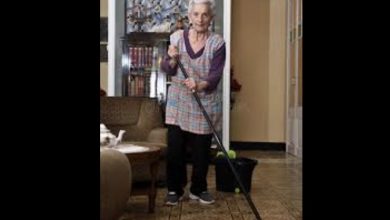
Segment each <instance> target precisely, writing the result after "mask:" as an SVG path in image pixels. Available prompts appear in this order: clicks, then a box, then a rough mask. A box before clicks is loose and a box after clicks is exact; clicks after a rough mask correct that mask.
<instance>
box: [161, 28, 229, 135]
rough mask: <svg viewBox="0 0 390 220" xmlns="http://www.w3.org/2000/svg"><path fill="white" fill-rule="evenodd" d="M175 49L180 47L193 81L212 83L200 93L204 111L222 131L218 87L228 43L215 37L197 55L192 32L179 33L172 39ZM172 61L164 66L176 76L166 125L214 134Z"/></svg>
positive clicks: (181, 31) (173, 77) (168, 106)
mask: <svg viewBox="0 0 390 220" xmlns="http://www.w3.org/2000/svg"><path fill="white" fill-rule="evenodd" d="M170 42H171V44H172V45H176V46H177V48H178V50H179V54H180V61H181V63H182V64H183V66H184V68H185V69H186V71H187V74H188V76H189V77H192V78H193V79H195V81H196V82H198V81H199V80H206V81H207V82H208V83H209V86H208V88H207V89H206V90H205V91H199V92H197V93H198V95H199V98H200V100H201V103H202V105H203V107H204V108H205V110H206V112H207V113H208V115H209V116H210V119H211V121H212V123H213V125H214V127H215V129H216V130H220V128H221V124H222V123H221V120H222V97H221V95H220V93H218V92H217V89H216V87H217V84H218V82H219V80H220V78H221V76H222V72H223V67H224V65H225V42H224V40H223V38H222V37H221V36H220V35H218V34H215V33H211V34H210V36H209V37H208V39H207V40H206V43H205V46H204V48H203V49H202V50H200V51H199V52H197V53H196V54H195V53H194V52H193V51H192V48H191V46H190V44H189V40H188V31H187V30H186V31H183V30H180V31H177V32H175V33H173V34H172V35H171V36H170ZM168 63H169V59H165V60H164V61H163V63H162V64H161V67H162V69H163V70H164V71H165V72H167V73H168V74H172V75H173V76H172V84H171V85H170V86H169V87H168V98H167V105H166V119H165V122H166V124H170V125H177V126H179V127H180V128H181V129H182V130H184V131H189V132H192V133H195V134H211V133H212V130H211V128H210V126H209V125H208V123H207V121H206V119H205V118H204V116H203V113H202V111H201V109H200V108H199V106H198V103H197V102H196V100H195V98H194V97H193V95H192V93H191V91H190V90H189V89H188V88H187V87H186V86H185V85H183V84H182V82H183V80H184V79H185V77H184V75H183V73H182V71H181V70H180V68H177V67H176V68H174V69H172V68H170V66H169V64H168Z"/></svg>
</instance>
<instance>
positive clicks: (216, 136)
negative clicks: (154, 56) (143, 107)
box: [176, 57, 261, 220]
mask: <svg viewBox="0 0 390 220" xmlns="http://www.w3.org/2000/svg"><path fill="white" fill-rule="evenodd" d="M176 61H177V64H178V65H179V68H180V69H181V71H182V72H183V75H184V77H185V78H186V79H187V78H188V74H187V72H186V70H185V69H184V66H183V64H182V63H181V62H180V60H179V58H178V57H176ZM191 92H192V95H193V96H194V98H195V99H196V102H198V105H199V108H200V109H201V110H202V113H203V116H204V117H205V118H206V121H207V123H208V124H209V126H210V128H211V130H212V131H213V135H214V138H215V140H216V141H217V145H218V147H219V150H221V151H222V152H223V154H224V155H225V158H226V160H227V162H228V164H229V167H230V169H231V170H232V172H233V175H234V177H235V178H236V181H237V183H238V185H239V186H240V190H241V191H242V192H243V193H244V195H245V198H246V200H247V201H248V203H249V206H250V207H251V209H252V212H253V214H255V216H256V219H257V220H261V217H260V214H259V212H258V211H257V209H256V207H255V205H254V204H253V201H252V199H251V197H250V196H249V194H248V192H247V191H246V189H245V187H244V185H243V184H242V182H241V179H240V177H239V175H238V173H237V171H236V169H235V168H234V166H233V164H232V162H231V161H230V159H229V156H228V153H227V152H226V150H225V148H224V147H223V145H222V142H221V139H220V138H219V136H218V134H217V131H216V130H215V128H214V126H213V124H212V122H211V120H210V117H209V115H208V114H207V112H206V110H205V109H204V107H203V105H202V103H201V102H200V99H199V96H198V94H197V93H196V91H195V90H192V91H191Z"/></svg>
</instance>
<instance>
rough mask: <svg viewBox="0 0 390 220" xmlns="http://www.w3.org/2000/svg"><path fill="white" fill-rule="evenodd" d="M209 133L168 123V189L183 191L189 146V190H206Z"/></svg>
mask: <svg viewBox="0 0 390 220" xmlns="http://www.w3.org/2000/svg"><path fill="white" fill-rule="evenodd" d="M211 138H212V135H211V134H207V135H201V134H194V133H190V132H187V131H183V130H181V129H180V127H178V126H174V125H168V149H167V186H168V191H174V192H176V193H177V194H178V195H182V194H183V193H184V190H183V188H184V187H185V186H186V185H187V169H186V147H187V145H188V147H191V154H192V177H191V188H190V190H191V192H192V193H193V194H199V193H201V192H203V191H207V179H206V178H207V172H208V168H209V155H210V146H211Z"/></svg>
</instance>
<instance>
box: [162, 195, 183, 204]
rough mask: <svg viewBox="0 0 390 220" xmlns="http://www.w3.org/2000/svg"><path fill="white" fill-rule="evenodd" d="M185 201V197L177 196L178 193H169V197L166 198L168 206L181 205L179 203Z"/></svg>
mask: <svg viewBox="0 0 390 220" xmlns="http://www.w3.org/2000/svg"><path fill="white" fill-rule="evenodd" d="M182 199H183V196H179V195H177V194H176V192H168V194H167V197H166V199H165V200H166V202H165V204H166V205H172V206H173V205H177V204H179V201H181V200H182Z"/></svg>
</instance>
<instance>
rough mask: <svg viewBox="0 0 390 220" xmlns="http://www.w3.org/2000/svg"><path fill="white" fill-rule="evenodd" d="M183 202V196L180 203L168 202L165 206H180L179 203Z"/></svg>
mask: <svg viewBox="0 0 390 220" xmlns="http://www.w3.org/2000/svg"><path fill="white" fill-rule="evenodd" d="M181 200H183V196H181V197H180V198H179V201H178V202H170V201H166V202H165V205H168V206H176V205H179V202H180V201H181Z"/></svg>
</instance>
